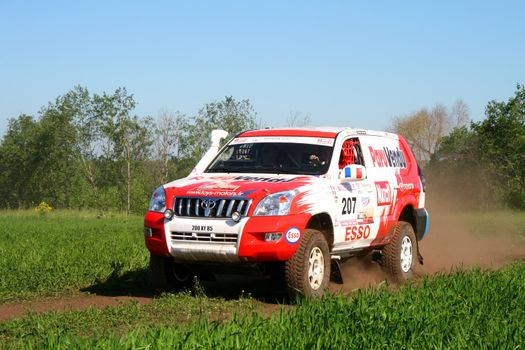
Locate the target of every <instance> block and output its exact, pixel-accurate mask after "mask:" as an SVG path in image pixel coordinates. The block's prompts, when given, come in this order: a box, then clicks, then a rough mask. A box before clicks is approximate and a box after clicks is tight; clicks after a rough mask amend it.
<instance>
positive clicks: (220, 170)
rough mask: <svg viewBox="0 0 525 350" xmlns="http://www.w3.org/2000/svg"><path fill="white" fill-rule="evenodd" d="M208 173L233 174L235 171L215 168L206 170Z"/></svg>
mask: <svg viewBox="0 0 525 350" xmlns="http://www.w3.org/2000/svg"><path fill="white" fill-rule="evenodd" d="M207 172H208V173H228V174H229V173H231V172H235V169H231V168H227V167H216V168H213V169H208V171H207Z"/></svg>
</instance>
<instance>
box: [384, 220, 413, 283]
mask: <svg viewBox="0 0 525 350" xmlns="http://www.w3.org/2000/svg"><path fill="white" fill-rule="evenodd" d="M416 254H417V241H416V236H415V234H414V229H413V228H412V225H411V224H410V223H408V222H406V221H399V223H398V224H397V228H396V234H395V236H394V238H393V239H392V241H391V242H390V243H388V245H387V246H386V247H385V248H384V249H383V256H382V261H383V266H384V268H385V270H386V271H387V272H388V273H389V274H390V275H391V277H392V278H393V279H394V280H395V281H398V282H403V281H406V280H409V279H411V278H412V277H413V275H414V269H415V266H416V261H417V259H416Z"/></svg>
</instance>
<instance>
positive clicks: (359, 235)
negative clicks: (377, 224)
mask: <svg viewBox="0 0 525 350" xmlns="http://www.w3.org/2000/svg"><path fill="white" fill-rule="evenodd" d="M368 237H370V226H369V225H361V226H348V227H347V228H346V234H345V241H355V240H358V239H368Z"/></svg>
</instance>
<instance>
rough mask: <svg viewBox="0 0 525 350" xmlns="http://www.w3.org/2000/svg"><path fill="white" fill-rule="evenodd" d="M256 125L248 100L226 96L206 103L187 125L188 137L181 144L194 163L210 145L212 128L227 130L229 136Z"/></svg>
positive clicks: (254, 114) (253, 112) (254, 115)
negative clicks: (238, 99)
mask: <svg viewBox="0 0 525 350" xmlns="http://www.w3.org/2000/svg"><path fill="white" fill-rule="evenodd" d="M255 126H256V113H255V111H254V109H253V106H252V104H251V103H250V101H249V100H241V101H237V100H235V99H234V98H233V97H231V96H226V97H225V98H224V100H222V101H215V102H212V103H208V104H206V105H205V106H204V107H203V108H202V109H201V110H200V111H199V114H198V115H197V116H196V117H195V118H193V123H192V124H190V125H188V128H189V130H188V137H187V139H186V142H185V143H184V144H183V145H182V147H183V152H184V154H185V156H186V157H188V158H190V159H192V160H193V163H194V164H195V163H196V162H197V161H198V160H199V159H200V158H201V156H202V155H203V154H204V152H206V150H207V149H208V147H209V145H210V137H209V135H210V133H211V131H212V130H213V129H223V130H226V131H228V132H229V135H228V136H229V137H233V136H235V135H236V134H237V133H239V132H240V131H243V130H249V129H253V128H255Z"/></svg>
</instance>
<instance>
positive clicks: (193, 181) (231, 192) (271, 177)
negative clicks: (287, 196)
mask: <svg viewBox="0 0 525 350" xmlns="http://www.w3.org/2000/svg"><path fill="white" fill-rule="evenodd" d="M314 179H315V177H313V176H307V175H276V174H201V175H191V176H188V177H187V178H184V179H180V180H177V181H173V182H170V183H169V184H166V185H165V186H164V188H165V189H166V192H167V193H168V196H169V195H171V196H191V197H222V198H228V197H243V198H252V199H256V198H257V197H259V196H262V195H267V194H269V193H275V192H280V191H286V190H292V189H296V188H298V187H301V186H303V185H307V184H310V183H311V182H312V181H313V180H314Z"/></svg>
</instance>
